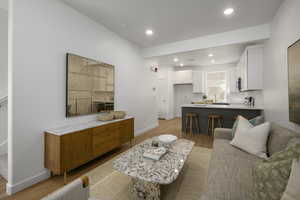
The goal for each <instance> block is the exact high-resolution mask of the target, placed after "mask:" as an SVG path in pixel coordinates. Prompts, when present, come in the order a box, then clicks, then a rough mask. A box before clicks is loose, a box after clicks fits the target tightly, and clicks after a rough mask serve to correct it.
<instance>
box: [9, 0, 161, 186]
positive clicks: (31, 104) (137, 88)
mask: <svg viewBox="0 0 300 200" xmlns="http://www.w3.org/2000/svg"><path fill="white" fill-rule="evenodd" d="M12 11H13V12H12V13H11V14H12V15H11V17H13V23H12V24H11V25H12V28H13V46H12V48H13V49H12V54H11V55H12V60H11V62H10V64H11V65H10V69H9V70H10V72H11V76H10V78H9V84H10V91H9V94H11V97H12V98H11V99H10V103H11V104H12V106H11V107H10V108H9V113H10V115H9V124H10V126H9V127H10V128H9V130H10V134H11V136H10V138H9V149H10V150H11V151H12V153H11V155H9V167H10V168H11V171H10V173H9V178H8V181H9V182H8V190H9V192H15V191H18V190H20V189H22V188H23V187H25V186H29V185H30V184H33V183H35V182H36V181H39V180H41V179H43V178H47V176H48V172H47V171H46V170H45V169H44V142H43V141H44V140H43V139H44V137H43V135H44V134H43V131H45V130H46V129H48V128H52V127H58V126H62V125H66V124H72V123H76V122H84V121H88V120H91V119H95V116H86V117H78V118H72V119H66V118H65V98H66V96H65V95H66V88H65V87H66V86H65V83H66V67H65V65H66V58H65V57H66V53H67V52H72V53H75V54H79V55H82V56H85V57H89V58H93V59H96V60H100V61H104V62H106V63H109V64H113V65H115V70H116V71H115V72H116V91H115V103H116V109H120V110H126V111H128V114H130V115H133V116H135V118H136V120H135V125H136V126H135V129H136V133H140V132H142V131H145V130H147V129H149V128H152V127H154V126H156V125H157V113H156V109H154V108H155V107H156V104H155V92H154V91H153V90H152V86H153V85H152V83H153V79H154V73H153V72H151V71H150V68H148V67H147V66H146V67H145V61H144V59H143V58H142V57H141V55H140V50H139V49H138V48H137V47H136V46H134V45H132V44H131V43H129V42H128V41H126V40H124V39H122V38H120V37H119V36H118V35H116V34H114V33H112V32H111V31H109V30H107V29H106V28H104V27H103V26H100V25H99V24H97V23H95V22H94V21H92V20H90V19H89V18H87V17H85V16H83V15H81V14H79V13H78V12H77V11H75V10H73V9H71V8H70V7H68V6H67V5H65V4H63V3H61V2H60V1H59V0H26V1H25V0H22V1H19V0H13V7H12Z"/></svg>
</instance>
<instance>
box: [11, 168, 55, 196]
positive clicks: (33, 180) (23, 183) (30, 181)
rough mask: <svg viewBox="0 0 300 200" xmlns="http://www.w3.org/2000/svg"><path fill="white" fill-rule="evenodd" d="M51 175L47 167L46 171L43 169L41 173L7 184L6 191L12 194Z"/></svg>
mask: <svg viewBox="0 0 300 200" xmlns="http://www.w3.org/2000/svg"><path fill="white" fill-rule="evenodd" d="M49 177H50V172H49V170H47V169H44V171H42V172H41V173H39V174H37V175H34V176H32V177H28V178H26V179H24V180H22V181H20V182H18V183H16V184H13V185H11V184H9V183H7V184H6V193H7V194H8V195H12V194H15V193H17V192H19V191H21V190H24V189H25V188H28V187H30V186H32V185H35V184H37V183H39V182H41V181H43V180H46V179H48V178H49Z"/></svg>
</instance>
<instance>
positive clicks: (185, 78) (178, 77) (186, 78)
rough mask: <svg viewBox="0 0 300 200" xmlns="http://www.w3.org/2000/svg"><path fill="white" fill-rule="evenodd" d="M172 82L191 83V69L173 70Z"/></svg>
mask: <svg viewBox="0 0 300 200" xmlns="http://www.w3.org/2000/svg"><path fill="white" fill-rule="evenodd" d="M174 76H175V78H174V84H191V83H192V70H183V71H176V72H174Z"/></svg>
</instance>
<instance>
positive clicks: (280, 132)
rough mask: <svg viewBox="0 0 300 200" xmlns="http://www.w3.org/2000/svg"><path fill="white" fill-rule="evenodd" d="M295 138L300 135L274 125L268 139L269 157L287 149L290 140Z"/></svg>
mask: <svg viewBox="0 0 300 200" xmlns="http://www.w3.org/2000/svg"><path fill="white" fill-rule="evenodd" d="M294 137H300V134H299V133H296V132H294V131H292V130H289V129H287V128H283V127H281V126H279V125H277V124H275V123H272V124H271V131H270V134H269V139H268V153H269V156H272V155H273V154H274V153H276V152H279V151H282V150H283V149H285V147H286V146H287V144H288V142H289V141H290V139H292V138H294Z"/></svg>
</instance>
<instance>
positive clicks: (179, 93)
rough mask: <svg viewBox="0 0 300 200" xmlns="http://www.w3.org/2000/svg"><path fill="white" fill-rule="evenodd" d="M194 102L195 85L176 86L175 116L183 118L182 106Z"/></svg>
mask: <svg viewBox="0 0 300 200" xmlns="http://www.w3.org/2000/svg"><path fill="white" fill-rule="evenodd" d="M192 101H193V85H192V84H187V85H174V115H175V117H181V105H183V104H190V103H191V102H192Z"/></svg>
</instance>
